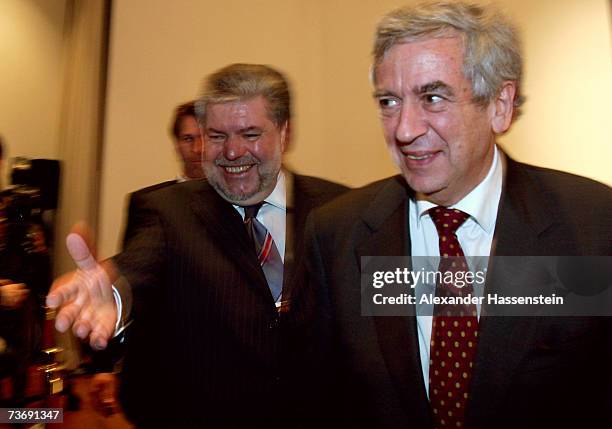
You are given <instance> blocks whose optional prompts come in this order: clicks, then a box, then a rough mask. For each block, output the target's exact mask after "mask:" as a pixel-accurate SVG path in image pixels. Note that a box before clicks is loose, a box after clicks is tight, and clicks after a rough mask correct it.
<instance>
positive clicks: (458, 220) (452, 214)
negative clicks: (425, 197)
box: [429, 206, 470, 237]
mask: <svg viewBox="0 0 612 429" xmlns="http://www.w3.org/2000/svg"><path fill="white" fill-rule="evenodd" d="M429 216H431V219H432V220H433V222H434V225H435V226H436V229H437V230H438V235H439V236H440V237H442V236H445V235H447V234H454V233H455V232H456V231H457V229H458V228H459V227H460V226H461V224H463V222H465V221H466V220H467V218H469V217H470V215H469V214H467V213H465V212H462V211H461V210H457V209H449V208H447V207H442V206H437V207H434V208H432V209H429Z"/></svg>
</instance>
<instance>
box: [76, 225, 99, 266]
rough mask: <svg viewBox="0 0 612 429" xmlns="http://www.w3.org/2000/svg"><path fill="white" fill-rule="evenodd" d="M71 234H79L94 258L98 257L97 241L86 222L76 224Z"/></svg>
mask: <svg viewBox="0 0 612 429" xmlns="http://www.w3.org/2000/svg"><path fill="white" fill-rule="evenodd" d="M70 232H71V233H74V234H78V235H80V236H81V238H82V239H83V241H85V244H86V245H87V247H88V248H89V250H90V251H91V254H92V256H93V257H94V258H95V257H96V251H95V249H96V244H95V243H96V240H95V236H94V233H93V231H92V230H91V228H90V227H89V226H88V225H87V223H85V222H84V221H80V222H77V223H75V224H74V225H73V226H72V228H70Z"/></svg>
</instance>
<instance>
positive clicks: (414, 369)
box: [355, 176, 431, 427]
mask: <svg viewBox="0 0 612 429" xmlns="http://www.w3.org/2000/svg"><path fill="white" fill-rule="evenodd" d="M409 192H410V191H409V190H408V189H407V188H406V185H405V182H404V181H403V179H402V178H401V177H400V176H396V177H395V178H393V180H390V181H389V182H388V184H387V186H386V187H385V188H384V189H383V190H382V191H381V192H379V193H378V195H377V196H376V198H375V199H374V201H373V202H372V204H371V205H370V207H369V209H368V210H366V211H365V212H364V216H363V222H364V223H365V224H366V226H367V228H368V230H369V235H368V236H366V238H365V239H364V240H363V241H362V242H361V244H359V245H358V246H357V248H356V254H355V256H356V257H357V263H358V264H359V265H360V266H361V257H363V256H410V254H411V251H410V249H411V245H410V237H409V234H408V233H407V230H408V195H409ZM409 268H410V267H409ZM413 312H414V309H413ZM373 320H374V324H375V327H376V333H377V337H378V344H379V347H380V350H381V353H382V355H383V358H384V360H385V363H386V366H387V370H388V371H389V376H390V379H391V380H392V383H393V385H394V386H395V389H396V391H397V393H398V396H399V398H400V401H401V402H402V403H403V404H404V405H405V409H406V410H412V411H415V410H416V411H417V413H418V414H416V415H412V416H411V418H412V419H414V421H415V422H420V423H416V424H415V427H416V426H418V427H421V426H427V425H430V423H426V422H431V419H430V413H429V405H428V400H427V396H426V392H425V388H424V381H423V376H422V374H423V372H422V369H421V362H420V355H419V353H418V350H419V342H418V333H417V323H416V318H415V317H414V316H409V317H401V316H381V317H373Z"/></svg>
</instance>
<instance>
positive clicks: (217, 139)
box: [207, 134, 225, 142]
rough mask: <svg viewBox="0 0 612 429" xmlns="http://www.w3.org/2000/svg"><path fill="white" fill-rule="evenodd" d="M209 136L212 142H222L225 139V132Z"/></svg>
mask: <svg viewBox="0 0 612 429" xmlns="http://www.w3.org/2000/svg"><path fill="white" fill-rule="evenodd" d="M207 137H208V140H209V141H211V142H222V141H223V140H225V136H224V135H223V134H209V135H208V136H207Z"/></svg>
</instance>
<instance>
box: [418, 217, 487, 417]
mask: <svg viewBox="0 0 612 429" xmlns="http://www.w3.org/2000/svg"><path fill="white" fill-rule="evenodd" d="M429 215H430V216H431V218H432V220H433V222H434V225H435V226H436V229H437V230H438V237H439V245H440V266H439V268H438V270H439V271H440V273H441V274H442V279H443V280H442V281H440V282H438V284H437V285H436V296H437V297H461V296H466V295H473V293H472V292H473V287H472V285H471V284H465V285H463V287H459V286H460V284H459V282H458V281H456V282H455V283H456V284H455V283H453V281H452V280H448V279H450V278H451V277H452V278H454V279H456V280H457V279H458V278H460V277H458V276H457V274H458V273H460V272H465V271H467V264H466V260H465V254H464V253H463V249H462V248H461V246H460V245H459V240H458V239H457V234H456V231H457V229H458V228H459V227H460V226H461V224H463V222H465V221H466V220H467V219H468V217H469V215H468V214H467V213H464V212H462V211H460V210H456V209H448V208H446V207H434V208H432V209H431V210H429ZM433 316H434V317H433V326H432V332H431V346H430V354H429V356H430V360H429V402H430V404H431V408H432V411H433V416H434V422H435V425H436V428H439V429H442V428H462V427H464V425H465V422H464V417H465V406H466V404H467V402H468V399H469V386H470V380H471V378H472V366H473V362H474V357H475V354H476V346H477V342H478V317H477V313H476V306H475V305H474V304H470V305H453V304H436V305H434V312H433Z"/></svg>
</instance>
